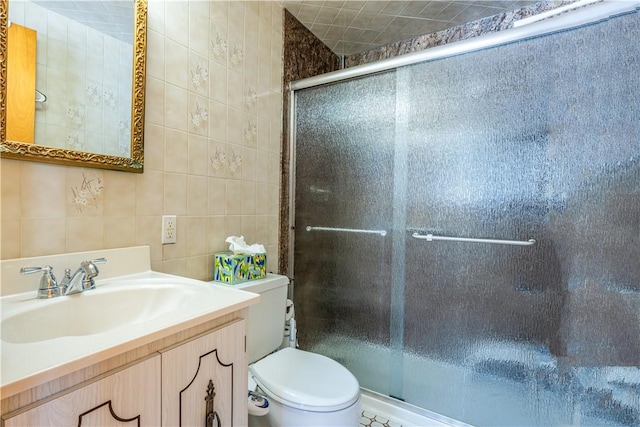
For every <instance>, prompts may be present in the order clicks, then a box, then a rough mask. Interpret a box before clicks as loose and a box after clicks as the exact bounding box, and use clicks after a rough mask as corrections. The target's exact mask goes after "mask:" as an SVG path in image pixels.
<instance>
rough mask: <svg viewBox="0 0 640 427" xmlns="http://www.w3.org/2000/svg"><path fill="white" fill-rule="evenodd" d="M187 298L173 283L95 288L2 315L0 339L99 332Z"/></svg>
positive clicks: (167, 310) (180, 306) (26, 340)
mask: <svg viewBox="0 0 640 427" xmlns="http://www.w3.org/2000/svg"><path fill="white" fill-rule="evenodd" d="M193 298H197V292H195V291H194V290H193V289H190V288H188V287H185V286H180V285H177V284H161V285H155V286H153V285H149V284H147V285H139V284H132V283H129V284H128V286H127V285H123V284H113V285H107V286H101V287H99V288H98V289H95V290H91V291H85V292H83V293H80V294H75V295H70V296H66V297H64V296H63V297H58V298H55V299H52V300H50V301H43V300H38V301H37V302H38V304H30V306H29V307H28V308H25V309H24V310H21V311H18V312H17V313H16V314H14V315H10V316H7V317H6V318H3V320H2V340H3V341H5V342H10V343H31V342H37V341H45V340H51V339H55V338H61V337H70V336H82V335H93V334H99V333H102V332H105V331H109V330H112V329H116V328H121V327H124V326H130V325H133V324H137V323H141V322H145V321H150V320H154V319H157V318H158V317H160V316H162V315H164V314H167V313H170V312H171V311H173V310H180V309H184V308H185V306H186V305H187V304H188V301H189V300H190V299H193Z"/></svg>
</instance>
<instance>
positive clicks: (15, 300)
mask: <svg viewBox="0 0 640 427" xmlns="http://www.w3.org/2000/svg"><path fill="white" fill-rule="evenodd" d="M96 285H97V288H96V289H94V290H89V291H85V292H83V293H80V294H75V295H69V296H61V297H56V298H52V299H37V298H36V292H35V290H34V291H32V292H28V293H23V294H14V295H10V296H6V297H2V298H0V309H1V324H0V331H1V334H2V335H1V336H0V339H1V341H2V342H1V346H2V367H1V370H0V377H1V378H0V379H1V388H0V392H2V395H3V396H4V395H11V394H14V393H17V392H20V391H23V390H26V389H28V388H30V387H33V386H35V385H37V384H40V383H42V382H44V381H47V380H50V379H52V378H54V377H59V376H62V375H65V374H67V373H70V372H73V371H74V370H77V369H81V368H84V367H86V366H89V365H91V364H93V363H96V362H99V361H101V360H105V359H108V358H109V357H113V356H115V355H118V354H121V353H124V352H126V351H128V350H132V349H134V348H137V347H140V346H143V345H146V344H149V343H151V342H153V341H156V340H159V339H162V338H165V337H167V336H169V335H171V334H174V333H177V332H180V331H182V330H185V329H187V328H190V327H192V326H197V325H199V324H202V323H204V322H207V321H209V320H213V319H216V318H218V317H220V316H224V315H225V314H228V313H231V312H234V311H237V310H241V309H243V308H246V307H248V306H250V305H253V304H255V303H257V302H258V301H259V299H260V297H259V296H258V295H257V294H253V293H250V292H244V291H240V290H235V289H229V288H225V287H222V286H214V285H212V284H210V283H206V282H202V281H199V280H192V279H188V278H184V277H179V276H172V275H169V274H163V273H156V272H153V271H147V272H144V273H137V274H132V275H128V276H120V277H115V278H110V279H104V280H97V281H96Z"/></svg>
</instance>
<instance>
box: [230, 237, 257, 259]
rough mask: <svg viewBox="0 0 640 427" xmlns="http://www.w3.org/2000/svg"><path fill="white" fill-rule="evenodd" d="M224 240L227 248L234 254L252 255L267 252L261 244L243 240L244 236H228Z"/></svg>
mask: <svg viewBox="0 0 640 427" xmlns="http://www.w3.org/2000/svg"><path fill="white" fill-rule="evenodd" d="M225 242H227V243H229V250H230V251H231V252H233V253H234V254H247V255H254V254H264V253H266V252H267V251H266V250H265V249H264V246H263V245H260V244H258V243H254V244H253V245H249V244H247V242H245V241H244V236H240V237H238V236H229V237H227V239H226V240H225Z"/></svg>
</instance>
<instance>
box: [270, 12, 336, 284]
mask: <svg viewBox="0 0 640 427" xmlns="http://www.w3.org/2000/svg"><path fill="white" fill-rule="evenodd" d="M283 69H284V70H283V73H284V89H285V90H284V94H283V111H284V114H283V129H284V132H283V133H284V135H283V144H282V175H281V181H280V185H281V197H280V262H279V264H280V272H281V273H282V274H288V275H289V277H292V276H293V271H289V259H288V257H289V176H290V175H289V160H290V155H289V101H290V100H289V91H288V86H289V83H290V82H292V81H295V80H300V79H304V78H306V77H312V76H317V75H319V74H324V73H328V72H330V71H336V70H338V69H340V58H339V57H338V56H337V55H336V54H335V53H333V52H332V51H331V49H329V48H328V47H327V46H326V45H325V44H324V43H322V41H320V39H318V38H317V37H316V36H315V35H314V34H313V33H312V32H311V31H309V30H308V29H307V28H306V27H305V26H304V25H302V24H301V23H300V21H298V20H297V19H296V18H295V17H294V16H293V15H292V14H291V13H289V11H286V10H285V12H284V59H283Z"/></svg>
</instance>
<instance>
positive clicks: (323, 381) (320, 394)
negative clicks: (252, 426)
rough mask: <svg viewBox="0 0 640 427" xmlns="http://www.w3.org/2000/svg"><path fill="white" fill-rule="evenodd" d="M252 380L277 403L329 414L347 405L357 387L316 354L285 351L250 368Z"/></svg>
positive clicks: (342, 370)
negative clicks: (263, 388)
mask: <svg viewBox="0 0 640 427" xmlns="http://www.w3.org/2000/svg"><path fill="white" fill-rule="evenodd" d="M250 370H251V374H252V375H253V376H254V378H255V379H256V381H257V382H258V383H259V384H260V385H261V386H264V387H266V388H267V390H265V391H266V392H270V393H271V394H273V395H274V396H273V397H274V398H276V400H279V401H280V402H281V403H283V404H285V405H288V406H292V407H295V408H298V409H303V410H312V411H317V412H330V411H337V410H340V409H344V408H346V407H348V406H351V405H352V404H353V403H354V402H355V401H356V400H358V397H359V395H360V385H359V384H358V380H357V379H356V378H355V377H354V376H353V374H352V373H351V372H349V370H348V369H347V368H345V367H344V366H342V365H341V364H339V363H338V362H336V361H335V360H332V359H330V358H328V357H326V356H322V355H320V354H315V353H309V352H306V351H303V350H298V349H294V348H285V349H282V350H280V351H277V352H275V353H273V354H271V355H270V356H267V357H265V358H264V359H262V360H260V361H258V362H256V363H254V364H253V365H251V367H250Z"/></svg>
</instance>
